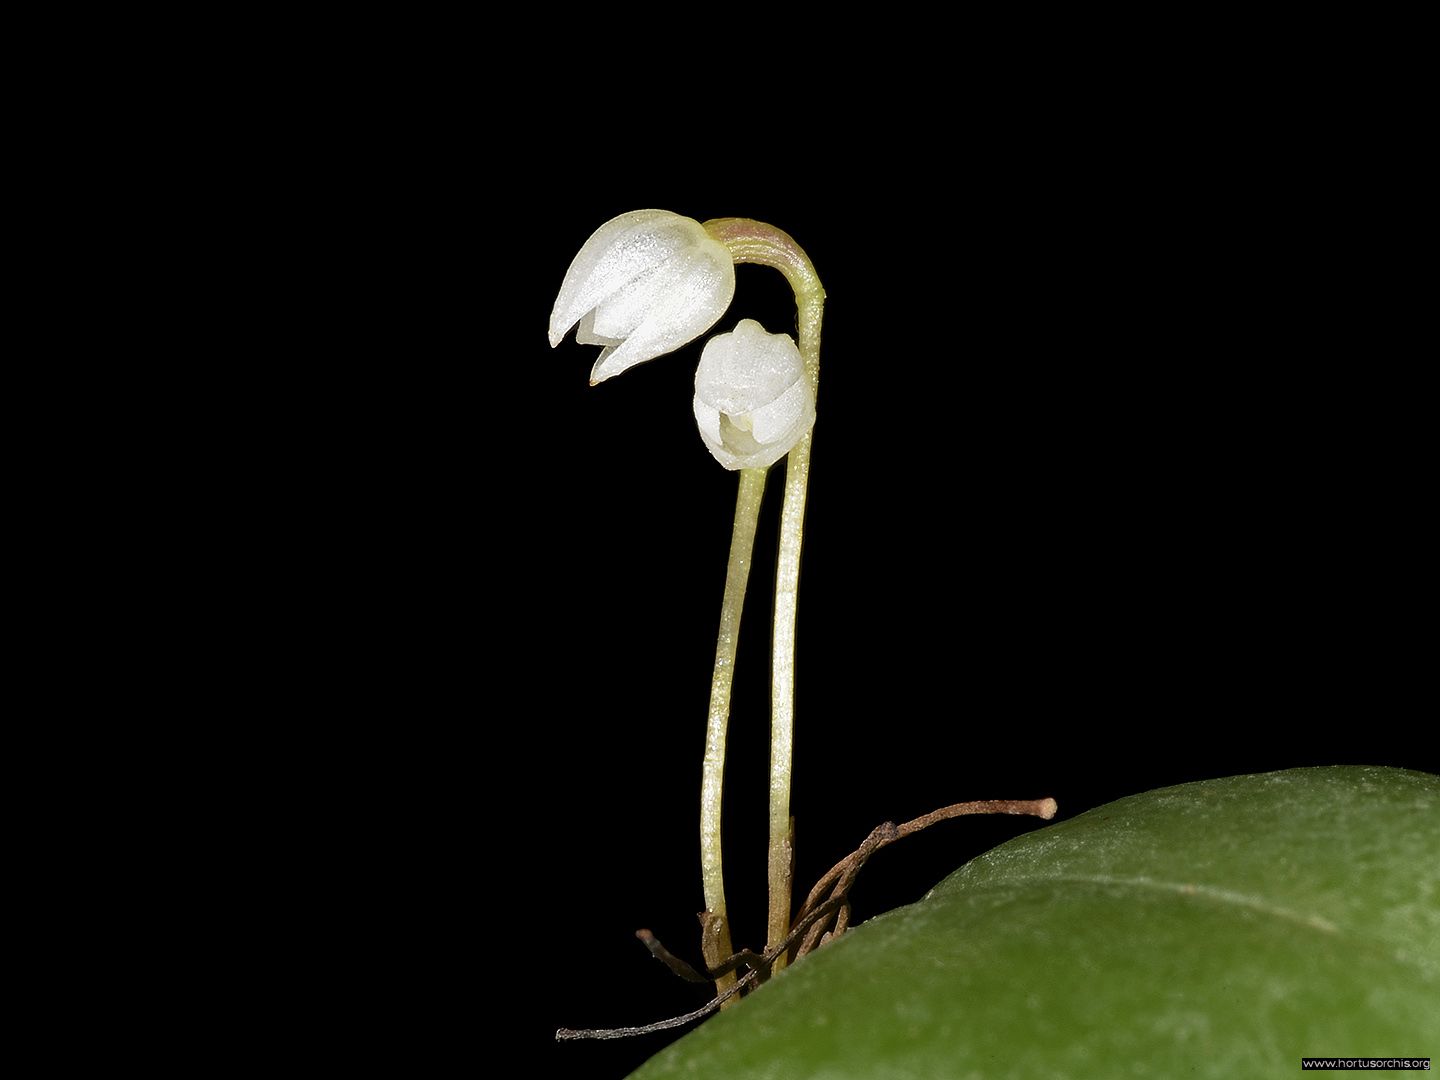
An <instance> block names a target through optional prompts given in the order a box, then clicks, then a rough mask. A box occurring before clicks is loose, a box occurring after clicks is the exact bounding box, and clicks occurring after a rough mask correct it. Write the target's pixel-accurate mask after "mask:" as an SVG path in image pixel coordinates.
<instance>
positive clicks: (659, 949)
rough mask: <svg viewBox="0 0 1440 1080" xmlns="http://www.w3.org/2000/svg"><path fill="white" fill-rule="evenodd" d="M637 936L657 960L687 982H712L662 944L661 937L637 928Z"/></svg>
mask: <svg viewBox="0 0 1440 1080" xmlns="http://www.w3.org/2000/svg"><path fill="white" fill-rule="evenodd" d="M635 936H636V937H637V938H639V939H640V940H641V941H642V942H644V943H645V947H646V948H647V949H649V950H650V955H651V956H653V957H655V959H656V960H659V961H660V962H661V963H662V964H664V965H665V966H666V967H668V968H669V969H670V970H671V971H673V972H674V973H675V974H676V975H679V976H680V978H682V979H684V980H685V981H686V982H693V983H707V984H708V983H709V982H710V980H709V979H707V978H706V977H705V976H704V975H701V974H700V973H699V972H698V971H696V970H695V969H694V968H693V967H691V966H690V965H689V964H687V963H686V962H685V961H684V960H681V959H680V958H679V957H678V956H676V955H675V954H674V953H672V952H671V951H670V950H669V949H667V948H665V946H664V945H661V944H660V939H659V938H657V937H656V936H655V935H654V934H652V933H651V932H650V931H649V930H636V931H635Z"/></svg>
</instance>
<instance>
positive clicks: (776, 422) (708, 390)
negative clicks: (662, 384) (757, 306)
mask: <svg viewBox="0 0 1440 1080" xmlns="http://www.w3.org/2000/svg"><path fill="white" fill-rule="evenodd" d="M695 422H696V423H697V424H698V425H699V426H700V437H701V438H702V439H704V440H705V445H706V447H707V448H708V449H709V450H710V453H711V454H713V455H714V456H715V460H716V461H718V462H720V464H721V465H724V466H725V468H727V469H756V468H763V467H764V466H767V465H773V464H775V462H777V461H779V460H780V459H781V458H782V457H784V456H785V455H786V454H788V453H789V452H790V448H791V447H792V446H794V445H795V444H796V443H797V442H799V441H800V436H802V435H804V434H805V433H806V432H807V431H809V430H810V428H811V426H812V425H813V424H814V423H815V391H814V390H813V389H812V388H811V386H810V380H809V379H808V378H806V376H805V362H804V360H802V359H801V357H800V350H799V349H797V348H796V347H795V342H794V340H793V339H792V338H791V337H790V336H789V335H788V334H771V333H767V332H766V330H765V328H764V327H763V326H761V325H760V324H759V323H758V322H756V321H755V320H754V319H742V320H741V321H740V324H739V325H738V326H736V327H735V330H734V331H733V332H732V333H729V334H717V335H715V336H714V337H713V338H711V339H710V340H709V341H707V342H706V343H705V351H704V352H703V353H701V354H700V367H699V368H698V369H697V370H696V372H695Z"/></svg>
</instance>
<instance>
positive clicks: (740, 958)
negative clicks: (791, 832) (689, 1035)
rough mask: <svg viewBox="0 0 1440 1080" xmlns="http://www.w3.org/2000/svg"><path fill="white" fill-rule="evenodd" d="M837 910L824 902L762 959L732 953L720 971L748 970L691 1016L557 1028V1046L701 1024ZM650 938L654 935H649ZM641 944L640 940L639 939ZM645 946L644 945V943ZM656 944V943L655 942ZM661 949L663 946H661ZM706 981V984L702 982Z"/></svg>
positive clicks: (757, 978)
mask: <svg viewBox="0 0 1440 1080" xmlns="http://www.w3.org/2000/svg"><path fill="white" fill-rule="evenodd" d="M839 906H840V903H839V901H838V900H836V901H826V902H825V903H824V904H822V905H820V907H818V908H816V909H815V911H814V912H813V913H812V914H811V915H810V917H809V919H810V921H809V922H800V923H797V924H796V926H795V929H794V930H793V931H791V933H790V936H789V937H787V938H786V939H785V940H784V941H782V942H780V944H779V945H777V946H776V947H775V948H774V949H770V950H767V951H766V953H765V955H764V956H757V955H756V954H755V953H753V952H750V950H748V949H746V950H743V951H742V952H738V953H736V954H735V955H734V956H732V957H730V958H729V959H727V960H726V961H725V963H724V964H722V965H721V967H722V968H723V969H724V971H734V970H735V969H736V968H737V967H741V966H749V968H750V970H749V971H747V972H746V973H745V974H744V975H742V976H740V978H739V980H737V981H736V983H735V985H734V986H733V987H731V988H730V989H729V990H727V991H726V992H725V993H724V994H721V995H720V996H719V997H715V998H711V999H710V1000H709V1001H707V1002H706V1003H705V1004H704V1005H702V1006H700V1008H698V1009H696V1010H695V1011H694V1012H688V1013H686V1014H685V1015H684V1016H673V1017H671V1018H670V1019H669V1020H657V1021H656V1022H655V1023H653V1024H642V1025H641V1026H640V1027H623V1028H580V1029H575V1028H560V1029H559V1030H558V1031H556V1032H555V1039H556V1041H558V1042H567V1041H570V1040H573V1039H628V1038H629V1037H630V1036H632V1035H649V1034H651V1033H652V1032H656V1031H669V1030H670V1029H671V1028H677V1027H683V1026H684V1025H686V1024H688V1023H690V1022H691V1021H694V1020H701V1019H703V1018H704V1017H707V1016H709V1015H710V1014H711V1013H713V1012H715V1011H717V1010H718V1009H719V1008H720V1006H722V1005H723V1004H724V1003H725V1002H726V1001H727V1000H728V999H729V998H731V997H734V996H735V995H736V994H738V993H740V991H742V990H744V989H746V988H747V987H749V986H750V985H751V984H752V983H754V982H757V981H758V980H759V979H760V978H761V977H762V976H763V975H765V974H767V973H768V972H769V971H770V968H771V967H772V966H773V965H774V963H775V958H776V957H778V956H779V955H780V954H781V953H783V952H786V951H788V950H789V948H790V946H792V945H794V944H795V942H796V941H798V940H799V939H800V937H801V935H802V934H804V933H805V932H806V931H807V930H809V929H810V925H811V923H812V922H814V921H815V920H817V919H823V918H826V917H828V916H830V915H833V914H835V911H836V909H837V908H838V907H839ZM651 938H652V939H653V938H654V935H653V934H652V935H651ZM642 940H643V939H642ZM646 944H647V945H648V944H649V943H648V942H647V943H646ZM657 944H658V942H657ZM661 948H664V946H661ZM712 974H723V972H712ZM702 981H707V982H708V981H709V980H702Z"/></svg>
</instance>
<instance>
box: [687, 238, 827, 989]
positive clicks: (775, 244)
mask: <svg viewBox="0 0 1440 1080" xmlns="http://www.w3.org/2000/svg"><path fill="white" fill-rule="evenodd" d="M705 230H706V231H707V232H708V233H709V234H710V235H711V236H713V237H715V238H716V239H717V240H719V241H721V242H722V243H723V244H725V245H726V247H728V248H729V249H730V254H731V257H732V258H734V260H735V261H736V262H737V263H743V262H749V263H759V264H761V265H764V266H773V267H774V268H775V269H777V270H779V271H780V272H781V273H782V274H784V275H785V278H786V280H787V281H789V282H790V287H791V288H792V289H793V290H794V291H795V307H796V310H797V314H798V323H799V328H800V340H799V342H798V344H799V347H800V355H801V357H802V358H803V359H804V361H805V373H806V375H807V376H809V378H810V385H811V387H812V388H818V386H819V381H820V321H821V318H822V316H823V314H824V307H825V290H824V289H823V288H822V287H821V285H820V278H819V277H818V276H817V275H816V273H815V267H814V266H813V265H812V264H811V262H810V258H809V256H807V255H806V254H805V252H804V250H803V249H802V248H801V247H800V245H799V244H797V243H795V241H794V239H793V238H791V236H790V235H789V234H788V233H785V232H782V231H781V230H780V229H777V228H775V227H774V226H773V225H766V224H764V223H763V222H759V221H751V220H749V219H747V218H717V219H715V220H713V221H707V222H706V223H705ZM810 439H811V436H810V434H809V433H807V434H806V435H805V436H804V437H803V438H802V439H801V440H800V441H799V442H798V443H796V444H795V446H794V447H793V448H792V449H791V450H790V455H789V458H788V460H787V463H786V466H785V501H784V505H783V508H782V509H781V512H780V553H779V557H778V561H777V564H776V570H775V633H774V639H773V643H772V650H773V651H772V659H771V672H770V709H771V720H770V852H769V877H770V915H769V920H768V922H767V930H766V948H767V949H773V948H775V947H776V946H778V945H779V944H780V943H781V942H782V941H784V940H785V938H786V937H787V935H788V934H789V932H790V895H791V880H790V879H791V872H792V869H793V866H792V850H791V821H790V761H791V755H792V752H793V749H794V743H795V616H796V601H797V598H798V593H799V586H800V542H801V539H802V533H803V526H804V519H805V492H806V485H807V483H808V481H809V478H810ZM784 964H785V957H783V956H782V957H780V959H779V960H777V961H776V963H775V970H778V969H779V968H781V967H783V966H784Z"/></svg>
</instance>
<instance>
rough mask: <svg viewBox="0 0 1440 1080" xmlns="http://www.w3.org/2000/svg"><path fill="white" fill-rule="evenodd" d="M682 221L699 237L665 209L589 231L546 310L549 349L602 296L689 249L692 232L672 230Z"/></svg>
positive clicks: (639, 212) (619, 219)
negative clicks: (548, 327)
mask: <svg viewBox="0 0 1440 1080" xmlns="http://www.w3.org/2000/svg"><path fill="white" fill-rule="evenodd" d="M685 222H688V223H689V224H690V225H693V226H694V229H695V230H699V233H700V235H701V236H704V235H705V231H704V229H701V228H700V223H699V222H697V221H694V220H693V219H691V218H685V217H681V216H680V215H679V214H674V213H671V212H670V211H669V210H632V211H631V212H630V213H628V214H621V215H620V216H619V217H616V218H611V219H610V220H609V221H607V222H606V223H605V224H604V225H601V226H600V228H598V229H596V230H595V231H594V232H593V233H591V235H590V239H588V240H586V241H585V244H584V246H583V247H581V248H580V253H579V254H578V255H576V256H575V258H574V260H573V261H572V262H571V263H570V269H569V270H567V271H566V272H565V280H564V282H562V283H561V285H560V294H559V295H558V296H557V297H556V298H555V306H554V308H552V309H551V312H550V344H551V346H552V347H553V346H555V345H558V344H560V340H561V338H563V337H564V336H565V334H566V332H567V331H569V329H570V327H572V326H574V325H575V324H576V323H577V322H579V321H580V317H581V316H582V315H584V314H585V313H586V312H587V311H589V310H590V309H591V308H593V307H595V306H596V305H597V304H598V303H599V302H600V300H601V299H603V298H604V297H605V296H607V295H608V294H610V293H612V292H614V291H616V290H617V289H620V288H623V287H624V286H625V285H627V284H629V283H630V282H631V281H633V280H634V279H635V278H637V277H639V276H640V275H641V274H643V273H644V272H645V271H646V270H647V269H653V268H654V267H656V266H658V265H660V264H661V263H662V262H664V261H665V260H666V259H667V258H669V257H670V256H671V255H673V254H675V253H676V252H677V251H681V250H684V248H685V247H687V246H691V245H693V244H694V243H695V239H696V238H695V232H694V231H693V230H692V229H690V228H689V227H688V226H686V227H681V228H677V227H676V224H677V223H685Z"/></svg>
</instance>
